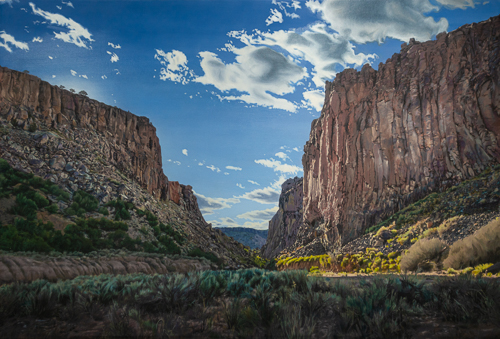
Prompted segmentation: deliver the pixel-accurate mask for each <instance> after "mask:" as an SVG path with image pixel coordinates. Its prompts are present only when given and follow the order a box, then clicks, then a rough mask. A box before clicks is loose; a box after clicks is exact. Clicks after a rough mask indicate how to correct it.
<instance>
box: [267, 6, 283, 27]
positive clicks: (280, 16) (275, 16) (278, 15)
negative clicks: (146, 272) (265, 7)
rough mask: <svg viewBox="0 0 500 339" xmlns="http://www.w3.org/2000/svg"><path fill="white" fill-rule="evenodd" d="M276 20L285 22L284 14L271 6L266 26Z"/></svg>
mask: <svg viewBox="0 0 500 339" xmlns="http://www.w3.org/2000/svg"><path fill="white" fill-rule="evenodd" d="M275 22H279V23H280V24H281V23H283V14H281V12H280V11H278V10H277V9H274V8H271V14H270V15H269V16H268V17H267V19H266V26H269V25H271V24H273V23H275Z"/></svg>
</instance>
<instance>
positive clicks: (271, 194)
mask: <svg viewBox="0 0 500 339" xmlns="http://www.w3.org/2000/svg"><path fill="white" fill-rule="evenodd" d="M279 197H280V191H278V190H276V189H274V188H272V187H265V188H258V189H255V190H253V191H251V192H247V193H245V194H243V195H240V196H238V197H236V198H238V199H247V200H252V201H255V202H258V203H259V204H277V203H278V200H279Z"/></svg>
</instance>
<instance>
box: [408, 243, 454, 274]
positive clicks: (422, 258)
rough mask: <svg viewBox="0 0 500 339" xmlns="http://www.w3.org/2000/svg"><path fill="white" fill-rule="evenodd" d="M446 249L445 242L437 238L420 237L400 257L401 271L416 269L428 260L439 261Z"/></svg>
mask: <svg viewBox="0 0 500 339" xmlns="http://www.w3.org/2000/svg"><path fill="white" fill-rule="evenodd" d="M445 249H446V243H444V242H443V241H442V240H439V239H437V238H433V239H427V238H424V239H420V240H419V241H417V242H416V243H415V244H413V245H412V246H411V247H410V249H409V250H408V252H406V253H405V254H403V256H402V257H401V262H400V267H401V270H402V271H416V270H417V268H419V266H421V265H423V264H424V263H426V262H429V261H434V260H436V261H439V259H440V258H441V255H442V254H443V252H444V251H445Z"/></svg>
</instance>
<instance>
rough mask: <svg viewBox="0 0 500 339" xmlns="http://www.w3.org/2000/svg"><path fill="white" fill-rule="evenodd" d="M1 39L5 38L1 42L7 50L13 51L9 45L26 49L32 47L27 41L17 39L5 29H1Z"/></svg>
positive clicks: (0, 44)
mask: <svg viewBox="0 0 500 339" xmlns="http://www.w3.org/2000/svg"><path fill="white" fill-rule="evenodd" d="M0 39H2V40H3V42H0V47H3V48H5V49H6V50H7V52H10V53H12V48H11V47H10V46H9V45H12V46H14V47H16V48H19V49H22V50H25V51H28V50H29V49H30V48H29V47H28V44H27V43H26V42H20V41H17V40H16V39H15V38H14V37H13V36H12V35H10V34H7V33H6V32H5V31H0Z"/></svg>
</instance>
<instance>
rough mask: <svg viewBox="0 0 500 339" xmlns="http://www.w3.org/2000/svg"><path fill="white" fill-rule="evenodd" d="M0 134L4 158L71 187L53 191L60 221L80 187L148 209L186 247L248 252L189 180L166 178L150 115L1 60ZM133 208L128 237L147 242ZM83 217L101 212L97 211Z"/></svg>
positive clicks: (234, 257)
mask: <svg viewBox="0 0 500 339" xmlns="http://www.w3.org/2000/svg"><path fill="white" fill-rule="evenodd" d="M0 136H1V137H0V157H1V158H4V159H5V160H7V162H8V163H9V164H10V165H11V166H12V167H13V168H15V169H17V170H20V171H23V172H27V173H33V174H35V175H37V176H40V177H41V178H43V179H45V180H50V181H51V182H53V183H56V184H57V185H59V186H60V187H62V188H63V189H64V190H65V191H66V192H67V193H68V194H69V196H70V200H69V201H66V202H64V201H60V200H57V199H55V200H54V199H53V198H54V197H52V199H53V202H54V203H57V205H58V213H59V214H58V216H57V217H55V218H59V219H61V220H60V224H61V225H67V224H68V223H71V222H73V221H74V220H75V219H76V218H75V217H72V216H68V215H67V213H65V211H66V210H67V208H68V207H69V206H71V204H72V203H73V202H74V201H73V197H74V194H75V192H77V191H78V190H83V191H86V192H88V193H91V194H92V195H93V196H95V197H96V198H97V199H98V201H99V206H101V207H102V206H104V205H105V204H106V203H107V202H109V201H111V200H116V199H121V200H123V201H125V202H130V203H132V204H133V205H134V206H135V208H139V209H141V210H148V211H150V212H151V213H153V214H154V215H156V217H157V218H158V221H159V222H161V223H164V224H169V225H171V226H172V227H173V228H174V229H175V230H178V231H179V232H181V233H182V234H184V235H185V236H186V238H187V240H188V242H187V243H186V244H185V245H184V246H182V253H187V252H188V251H189V249H190V248H191V249H192V248H193V247H199V248H201V249H202V250H204V251H207V252H212V253H214V254H215V255H216V256H217V257H219V258H220V259H222V260H223V261H224V263H225V264H226V265H228V266H229V267H237V266H238V265H239V263H240V259H241V258H244V257H246V256H248V255H247V254H246V251H244V246H243V245H241V244H239V243H237V242H236V241H234V240H232V239H230V238H229V237H227V236H225V235H224V234H223V233H222V232H220V231H217V230H212V228H211V225H210V224H207V223H206V222H205V220H204V219H203V216H202V215H201V212H200V211H199V209H198V204H197V201H196V197H195V196H194V194H193V191H192V188H191V187H190V186H185V185H181V184H179V183H178V182H175V181H169V180H168V179H167V177H166V176H165V175H164V174H163V170H162V160H161V152H160V145H159V142H158V137H157V136H156V132H155V127H154V126H153V125H152V124H151V123H150V122H149V120H148V119H147V118H145V117H137V116H135V115H134V114H132V113H130V112H125V111H123V110H120V109H118V108H116V107H111V106H108V105H105V104H103V103H100V102H97V101H95V100H92V99H89V98H87V97H85V96H82V95H77V94H73V93H71V92H69V91H67V90H63V89H61V88H58V87H57V86H52V85H50V84H49V83H47V82H45V81H42V80H40V79H39V78H37V77H35V76H32V75H29V74H25V73H21V72H17V71H14V70H10V69H8V68H2V67H0ZM48 198H49V199H50V197H48ZM51 201H52V200H51ZM3 203H6V201H3ZM131 213H132V220H131V221H127V223H129V224H130V225H129V231H128V233H129V235H130V237H132V239H135V238H137V237H141V238H143V240H144V241H146V240H147V239H148V237H152V234H153V231H152V228H151V227H150V225H149V224H148V222H147V220H145V219H146V218H144V217H142V218H140V217H139V216H136V215H135V214H134V213H135V212H133V211H132V212H131ZM85 216H86V217H102V215H99V214H97V213H95V212H94V213H87V214H86V215H85ZM10 221H11V222H12V220H10ZM3 224H4V225H5V224H6V221H5V220H4V221H3ZM56 228H57V227H56ZM141 228H144V229H143V231H142V232H139V231H140V229H141ZM61 229H63V227H62V226H61Z"/></svg>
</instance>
